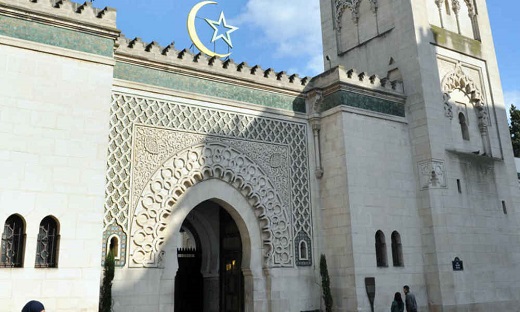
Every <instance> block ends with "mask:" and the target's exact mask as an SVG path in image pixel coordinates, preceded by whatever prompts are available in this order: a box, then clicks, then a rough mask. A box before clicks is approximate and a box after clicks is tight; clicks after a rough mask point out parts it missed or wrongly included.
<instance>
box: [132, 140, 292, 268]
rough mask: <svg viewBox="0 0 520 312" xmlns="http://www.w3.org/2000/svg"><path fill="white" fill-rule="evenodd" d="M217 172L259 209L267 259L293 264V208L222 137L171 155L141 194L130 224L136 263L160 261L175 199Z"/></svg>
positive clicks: (275, 263)
mask: <svg viewBox="0 0 520 312" xmlns="http://www.w3.org/2000/svg"><path fill="white" fill-rule="evenodd" d="M214 178H217V179H220V180H223V181H225V182H227V183H228V184H230V185H232V186H233V187H235V188H236V189H237V190H238V191H240V192H241V193H242V195H243V196H244V197H246V198H247V199H248V201H249V203H250V204H251V207H252V208H253V209H254V210H255V215H256V216H257V218H258V223H259V224H260V228H261V229H262V231H263V233H262V237H263V245H264V246H263V250H264V258H265V265H266V266H267V267H291V266H292V265H293V263H294V262H293V261H294V257H293V248H292V244H293V240H292V234H291V233H292V232H291V221H290V212H289V211H288V209H287V208H286V207H284V205H283V203H282V201H281V200H280V197H279V195H278V193H277V191H276V188H275V187H274V185H273V183H272V182H271V181H270V179H269V177H268V176H267V175H266V174H265V173H264V171H263V170H262V168H260V167H259V166H258V165H257V164H255V163H254V162H253V161H252V160H251V159H250V158H249V157H247V156H245V155H244V154H242V153H241V152H240V151H238V150H236V149H234V148H231V147H229V146H226V145H225V144H221V143H205V144H199V145H196V146H192V147H190V148H187V149H185V150H183V151H181V152H179V153H177V154H176V155H173V156H172V157H171V158H169V159H168V160H167V161H166V162H165V163H164V164H162V165H161V166H160V168H158V169H157V171H156V172H155V173H154V174H153V176H152V178H151V180H150V182H149V183H148V185H147V186H146V187H145V189H144V191H143V193H142V194H141V196H140V197H139V198H140V199H139V202H138V206H137V209H136V211H135V214H134V218H133V221H132V227H131V230H130V233H131V239H130V264H129V265H130V266H131V267H157V266H158V265H159V262H160V259H161V252H162V245H163V244H164V243H165V241H166V240H167V239H168V237H167V235H168V231H167V228H168V225H169V223H170V216H171V215H173V214H174V207H175V203H176V202H177V201H178V200H179V198H180V197H181V196H182V195H183V194H184V193H185V192H186V191H187V189H188V188H189V187H190V186H192V185H194V184H196V183H198V182H200V181H204V180H207V179H214Z"/></svg>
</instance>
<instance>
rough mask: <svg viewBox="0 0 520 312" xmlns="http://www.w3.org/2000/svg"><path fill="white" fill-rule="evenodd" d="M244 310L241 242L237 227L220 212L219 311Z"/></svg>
mask: <svg viewBox="0 0 520 312" xmlns="http://www.w3.org/2000/svg"><path fill="white" fill-rule="evenodd" d="M243 310H244V277H243V275H242V240H241V239H240V232H239V231H238V227H237V225H236V223H235V221H234V220H233V218H231V216H230V215H229V214H228V213H227V212H226V211H225V210H224V209H221V212H220V311H221V312H241V311H243Z"/></svg>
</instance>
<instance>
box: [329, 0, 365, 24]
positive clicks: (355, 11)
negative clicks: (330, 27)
mask: <svg viewBox="0 0 520 312" xmlns="http://www.w3.org/2000/svg"><path fill="white" fill-rule="evenodd" d="M361 1H362V0H335V5H336V27H337V29H338V31H341V17H342V16H343V12H344V11H345V9H349V10H350V12H351V14H352V20H353V21H354V23H355V24H357V23H358V20H359V4H360V3H361Z"/></svg>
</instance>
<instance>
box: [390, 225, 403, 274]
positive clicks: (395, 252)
mask: <svg viewBox="0 0 520 312" xmlns="http://www.w3.org/2000/svg"><path fill="white" fill-rule="evenodd" d="M392 260H393V262H394V266H396V267H402V266H404V261H403V247H402V246H401V235H399V233H398V232H397V231H393V232H392Z"/></svg>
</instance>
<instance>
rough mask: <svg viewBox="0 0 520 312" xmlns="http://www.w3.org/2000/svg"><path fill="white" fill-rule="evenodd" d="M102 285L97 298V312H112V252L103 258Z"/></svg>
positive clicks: (113, 270)
mask: <svg viewBox="0 0 520 312" xmlns="http://www.w3.org/2000/svg"><path fill="white" fill-rule="evenodd" d="M103 271H104V272H103V283H102V284H101V294H100V298H99V312H111V311H112V280H113V279H114V273H115V259H114V255H113V254H112V251H110V252H109V253H108V255H107V256H106V258H105V266H104V270H103Z"/></svg>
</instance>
